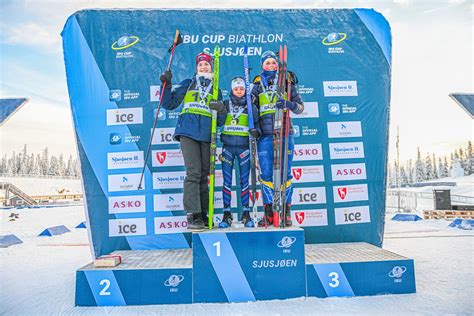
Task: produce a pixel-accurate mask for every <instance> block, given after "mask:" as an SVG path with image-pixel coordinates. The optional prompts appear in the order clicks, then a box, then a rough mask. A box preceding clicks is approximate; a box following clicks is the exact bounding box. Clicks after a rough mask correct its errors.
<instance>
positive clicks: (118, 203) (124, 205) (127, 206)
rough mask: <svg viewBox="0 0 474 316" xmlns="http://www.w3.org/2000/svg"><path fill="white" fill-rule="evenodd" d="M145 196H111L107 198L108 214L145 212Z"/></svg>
mask: <svg viewBox="0 0 474 316" xmlns="http://www.w3.org/2000/svg"><path fill="white" fill-rule="evenodd" d="M145 211H146V207H145V196H144V195H131V196H113V197H110V198H109V214H120V213H137V212H145Z"/></svg>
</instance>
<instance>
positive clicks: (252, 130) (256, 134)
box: [249, 128, 260, 138]
mask: <svg viewBox="0 0 474 316" xmlns="http://www.w3.org/2000/svg"><path fill="white" fill-rule="evenodd" d="M249 133H250V136H252V137H253V138H258V137H260V133H259V132H258V130H257V129H256V128H252V129H250V130H249Z"/></svg>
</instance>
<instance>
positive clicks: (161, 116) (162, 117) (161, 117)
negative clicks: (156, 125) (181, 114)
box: [153, 109, 166, 121]
mask: <svg viewBox="0 0 474 316" xmlns="http://www.w3.org/2000/svg"><path fill="white" fill-rule="evenodd" d="M157 111H158V109H154V110H153V117H156V112H157ZM164 120H166V110H165V109H160V112H158V121H164Z"/></svg>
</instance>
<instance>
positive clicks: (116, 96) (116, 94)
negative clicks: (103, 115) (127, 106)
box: [109, 90, 122, 102]
mask: <svg viewBox="0 0 474 316" xmlns="http://www.w3.org/2000/svg"><path fill="white" fill-rule="evenodd" d="M109 100H110V101H111V102H118V101H121V100H122V91H120V90H110V92H109Z"/></svg>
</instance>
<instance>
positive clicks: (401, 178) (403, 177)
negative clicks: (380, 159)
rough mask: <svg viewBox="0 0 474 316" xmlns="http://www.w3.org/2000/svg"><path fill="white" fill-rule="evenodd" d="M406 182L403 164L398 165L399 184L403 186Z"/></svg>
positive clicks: (406, 177)
mask: <svg viewBox="0 0 474 316" xmlns="http://www.w3.org/2000/svg"><path fill="white" fill-rule="evenodd" d="M407 184H408V176H407V173H406V171H405V168H404V167H403V166H401V167H400V185H401V186H405V185H407Z"/></svg>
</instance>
